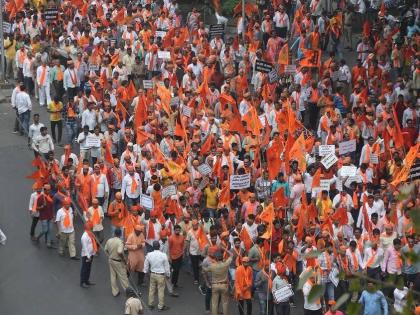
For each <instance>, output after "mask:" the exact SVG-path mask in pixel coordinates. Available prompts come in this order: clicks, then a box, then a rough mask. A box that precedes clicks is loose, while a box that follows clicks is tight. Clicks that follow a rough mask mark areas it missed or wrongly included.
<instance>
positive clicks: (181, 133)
mask: <svg viewBox="0 0 420 315" xmlns="http://www.w3.org/2000/svg"><path fill="white" fill-rule="evenodd" d="M174 135H175V136H178V137H181V138H182V139H187V133H186V131H185V128H184V124H183V123H182V119H181V113H180V112H179V111H178V115H177V116H176V125H175V130H174Z"/></svg>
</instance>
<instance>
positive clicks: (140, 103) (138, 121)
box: [134, 95, 147, 128]
mask: <svg viewBox="0 0 420 315" xmlns="http://www.w3.org/2000/svg"><path fill="white" fill-rule="evenodd" d="M135 111H136V112H135V113H134V126H135V127H136V128H138V127H140V126H142V125H143V122H144V121H145V120H146V119H147V109H146V97H145V96H144V95H142V96H139V97H138V100H137V105H136V109H135Z"/></svg>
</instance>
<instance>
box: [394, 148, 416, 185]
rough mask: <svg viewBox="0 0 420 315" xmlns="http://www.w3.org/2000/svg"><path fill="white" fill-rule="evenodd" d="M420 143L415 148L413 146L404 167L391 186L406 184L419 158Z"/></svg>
mask: <svg viewBox="0 0 420 315" xmlns="http://www.w3.org/2000/svg"><path fill="white" fill-rule="evenodd" d="M419 147H420V142H419V143H417V144H416V145H415V146H412V147H411V149H410V151H408V153H407V155H406V157H405V160H404V166H403V167H402V169H401V170H400V171H399V173H398V174H397V176H396V177H395V179H394V180H393V181H392V182H391V185H393V186H395V187H396V186H397V185H398V184H400V183H401V182H404V181H406V180H407V179H408V175H409V174H410V169H411V166H412V165H413V163H414V161H415V160H416V158H417V154H418V152H419Z"/></svg>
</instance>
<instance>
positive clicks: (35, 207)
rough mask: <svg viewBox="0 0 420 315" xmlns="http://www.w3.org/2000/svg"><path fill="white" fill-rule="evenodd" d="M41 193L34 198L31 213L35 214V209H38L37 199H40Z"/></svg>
mask: <svg viewBox="0 0 420 315" xmlns="http://www.w3.org/2000/svg"><path fill="white" fill-rule="evenodd" d="M41 195H42V193H39V194H37V195H36V196H35V200H34V204H33V205H32V212H34V213H35V212H37V208H38V199H39V197H41Z"/></svg>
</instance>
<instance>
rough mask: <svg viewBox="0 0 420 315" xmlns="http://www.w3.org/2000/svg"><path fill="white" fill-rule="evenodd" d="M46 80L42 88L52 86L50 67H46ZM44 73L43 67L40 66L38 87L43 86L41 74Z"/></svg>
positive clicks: (37, 79) (37, 74)
mask: <svg viewBox="0 0 420 315" xmlns="http://www.w3.org/2000/svg"><path fill="white" fill-rule="evenodd" d="M45 68H46V69H45V80H44V84H43V85H42V86H48V85H49V84H50V67H48V66H45ZM42 71H43V66H39V67H38V68H37V69H36V81H37V82H38V86H41V74H42Z"/></svg>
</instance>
